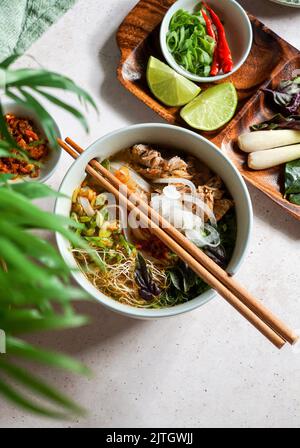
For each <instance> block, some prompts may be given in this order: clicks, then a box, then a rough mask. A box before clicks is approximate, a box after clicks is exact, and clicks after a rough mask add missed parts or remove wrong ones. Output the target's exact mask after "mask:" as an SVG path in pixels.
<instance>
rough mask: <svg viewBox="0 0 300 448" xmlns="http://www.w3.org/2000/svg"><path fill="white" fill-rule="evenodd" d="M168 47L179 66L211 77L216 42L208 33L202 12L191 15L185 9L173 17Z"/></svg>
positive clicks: (168, 35) (168, 34) (168, 36)
mask: <svg viewBox="0 0 300 448" xmlns="http://www.w3.org/2000/svg"><path fill="white" fill-rule="evenodd" d="M166 39H167V46H168V49H169V51H170V53H171V54H172V55H173V57H174V59H175V61H176V62H177V64H179V65H181V66H182V67H183V68H184V69H185V70H187V71H188V72H190V73H193V74H196V75H199V76H209V74H210V70H211V64H212V60H213V54H214V49H215V41H214V39H213V38H212V37H210V36H208V35H207V33H206V26H205V20H204V18H203V16H202V14H201V12H200V11H199V12H196V13H194V14H190V13H188V12H187V11H184V10H183V9H180V10H178V11H177V12H176V13H175V14H174V15H173V17H172V19H171V22H170V26H169V31H168V33H167V37H166Z"/></svg>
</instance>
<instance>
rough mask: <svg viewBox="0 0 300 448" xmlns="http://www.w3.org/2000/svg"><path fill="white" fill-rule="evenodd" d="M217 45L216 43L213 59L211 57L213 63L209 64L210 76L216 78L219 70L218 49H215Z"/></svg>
mask: <svg viewBox="0 0 300 448" xmlns="http://www.w3.org/2000/svg"><path fill="white" fill-rule="evenodd" d="M217 45H218V43H217V42H216V48H215V51H214V57H213V61H212V64H211V69H210V75H211V76H217V74H218V73H219V70H220V63H219V55H218V47H217Z"/></svg>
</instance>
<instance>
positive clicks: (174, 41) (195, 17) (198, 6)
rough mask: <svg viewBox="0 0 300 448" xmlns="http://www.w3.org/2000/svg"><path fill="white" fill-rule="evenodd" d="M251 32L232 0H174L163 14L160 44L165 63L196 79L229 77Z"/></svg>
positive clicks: (244, 55) (247, 48) (246, 48)
mask: <svg viewBox="0 0 300 448" xmlns="http://www.w3.org/2000/svg"><path fill="white" fill-rule="evenodd" d="M252 40H253V33H252V26H251V22H250V20H249V17H248V15H247V13H246V12H245V10H244V9H243V8H242V7H241V6H240V5H239V3H237V2H236V1H235V0H222V2H220V1H219V0H208V2H207V3H205V2H198V3H197V2H195V0H178V1H176V2H175V3H174V5H173V6H172V7H171V8H170V9H169V11H168V12H167V14H166V15H165V17H164V19H163V22H162V25H161V30H160V45H161V49H162V52H163V55H164V57H165V59H166V61H167V63H168V64H169V65H170V66H171V67H172V68H173V69H174V70H176V71H177V73H179V74H181V75H183V76H185V77H186V78H188V79H191V80H192V81H196V82H214V81H219V80H222V79H225V78H227V77H228V76H231V75H232V74H233V73H235V72H236V71H237V70H238V69H239V68H240V67H241V66H242V65H243V64H244V62H245V61H246V59H247V57H248V55H249V53H250V50H251V46H252Z"/></svg>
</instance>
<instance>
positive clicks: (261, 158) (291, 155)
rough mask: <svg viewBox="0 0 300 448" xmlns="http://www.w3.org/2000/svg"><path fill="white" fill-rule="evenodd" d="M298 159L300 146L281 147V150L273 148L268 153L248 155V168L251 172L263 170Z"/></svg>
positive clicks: (260, 152) (261, 152)
mask: <svg viewBox="0 0 300 448" xmlns="http://www.w3.org/2000/svg"><path fill="white" fill-rule="evenodd" d="M299 158H300V144H299V145H291V146H282V147H281V148H273V149H269V150H268V151H256V152H253V153H251V154H249V157H248V166H249V168H252V169H253V170H265V169H267V168H272V167H273V166H277V165H281V164H283V163H287V162H291V161H292V160H296V159H299Z"/></svg>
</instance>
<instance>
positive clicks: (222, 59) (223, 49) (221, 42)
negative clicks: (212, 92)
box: [203, 3, 233, 73]
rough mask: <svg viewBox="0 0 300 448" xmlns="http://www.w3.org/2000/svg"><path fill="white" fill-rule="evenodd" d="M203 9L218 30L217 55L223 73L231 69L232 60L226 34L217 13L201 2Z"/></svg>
mask: <svg viewBox="0 0 300 448" xmlns="http://www.w3.org/2000/svg"><path fill="white" fill-rule="evenodd" d="M203 5H204V7H205V9H207V11H208V12H209V14H210V16H211V19H212V22H213V24H214V25H215V27H216V29H217V32H218V47H217V48H218V56H219V63H220V65H221V68H222V70H223V72H224V73H229V72H231V71H232V69H233V61H232V55H231V51H230V48H229V45H228V42H227V39H226V34H225V30H224V27H223V25H222V22H221V20H220V19H219V17H218V16H217V14H216V13H215V12H214V11H213V10H212V9H211V8H210V7H209V6H208V5H207V4H206V3H203Z"/></svg>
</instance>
